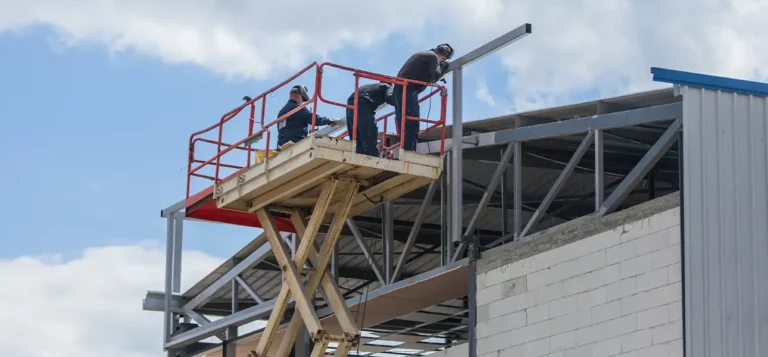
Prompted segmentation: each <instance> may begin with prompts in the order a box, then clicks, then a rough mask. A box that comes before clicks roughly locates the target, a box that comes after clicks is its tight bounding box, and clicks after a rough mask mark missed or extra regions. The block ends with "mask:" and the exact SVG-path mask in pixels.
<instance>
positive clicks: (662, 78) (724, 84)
mask: <svg viewBox="0 0 768 357" xmlns="http://www.w3.org/2000/svg"><path fill="white" fill-rule="evenodd" d="M651 73H652V74H653V80H654V81H656V82H665V83H672V84H680V85H686V86H691V87H699V88H707V89H713V90H721V91H727V92H735V93H743V94H751V95H757V96H761V97H768V83H763V82H754V81H747V80H743V79H735V78H728V77H718V76H712V75H708V74H700V73H692V72H683V71H677V70H673V69H667V68H659V67H651Z"/></svg>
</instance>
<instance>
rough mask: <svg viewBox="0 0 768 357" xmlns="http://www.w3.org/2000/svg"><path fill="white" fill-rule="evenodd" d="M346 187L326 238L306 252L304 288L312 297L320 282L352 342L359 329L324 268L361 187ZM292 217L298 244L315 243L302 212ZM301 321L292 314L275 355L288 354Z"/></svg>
mask: <svg viewBox="0 0 768 357" xmlns="http://www.w3.org/2000/svg"><path fill="white" fill-rule="evenodd" d="M348 186H349V187H348V189H347V192H345V193H344V194H343V195H342V197H340V201H339V202H340V204H339V210H338V211H337V212H336V214H335V215H334V217H333V220H332V221H331V226H330V228H329V229H328V231H327V232H326V234H325V240H324V241H323V245H322V247H321V248H320V251H319V252H318V253H317V254H312V253H314V252H310V253H309V257H310V261H311V262H312V267H313V268H314V272H312V273H310V274H309V283H307V290H306V291H307V294H308V295H307V298H311V297H312V296H314V294H315V290H317V288H318V286H319V285H321V284H322V285H323V291H325V294H326V295H327V296H328V300H330V301H328V304H329V305H330V306H331V308H332V309H333V311H334V312H335V313H336V316H337V318H338V319H339V324H340V325H341V327H342V330H343V331H344V335H345V338H346V339H348V340H349V341H353V340H355V339H357V338H358V337H359V331H358V329H357V326H356V325H355V323H354V321H353V320H352V318H351V316H350V313H349V310H348V309H347V306H346V304H345V303H344V298H343V297H342V295H341V291H339V289H338V286H337V285H336V282H335V281H334V280H333V279H332V278H331V276H330V274H327V267H328V263H329V262H330V259H331V253H332V252H333V248H334V247H335V246H336V242H337V241H338V238H339V234H341V229H342V228H343V226H344V222H345V221H346V219H347V215H348V214H349V209H350V208H351V206H352V199H353V198H354V197H355V195H356V194H357V191H358V189H359V188H360V184H359V183H350V184H349V185H348ZM323 214H324V212H323ZM316 217H317V216H316V214H315V213H314V212H313V214H312V217H311V218H310V222H311V221H312V220H313V219H315V218H316ZM291 220H292V221H293V224H294V227H295V228H296V232H297V235H299V236H301V244H309V243H308V242H310V241H311V243H313V245H314V242H315V239H314V237H312V236H309V235H308V232H307V231H306V230H305V228H304V222H303V218H301V215H300V214H297V213H294V214H292V215H291ZM312 250H314V249H312ZM301 320H302V317H301V316H299V314H294V315H293V317H292V318H291V322H290V323H289V325H288V329H287V330H286V332H285V334H284V335H283V339H282V341H281V342H280V348H279V349H278V354H277V356H278V357H286V356H288V354H289V353H290V350H291V346H292V345H293V342H294V341H295V340H296V337H297V336H298V332H299V329H300V328H301Z"/></svg>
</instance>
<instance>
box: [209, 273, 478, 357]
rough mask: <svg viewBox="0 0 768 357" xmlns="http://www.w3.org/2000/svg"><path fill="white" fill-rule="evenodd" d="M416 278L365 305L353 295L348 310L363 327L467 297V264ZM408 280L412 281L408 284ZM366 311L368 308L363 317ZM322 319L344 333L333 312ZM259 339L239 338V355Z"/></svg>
mask: <svg viewBox="0 0 768 357" xmlns="http://www.w3.org/2000/svg"><path fill="white" fill-rule="evenodd" d="M426 274H429V273H426ZM415 278H418V276H416V277H414V278H410V279H407V280H405V281H404V284H403V285H402V286H400V287H398V288H395V289H392V290H389V291H386V292H384V293H381V294H377V293H376V291H373V292H371V295H370V296H369V299H368V300H367V301H363V302H362V304H361V303H360V302H359V299H354V298H353V299H350V300H348V301H347V305H348V306H349V311H350V313H351V314H352V317H353V318H356V319H357V320H356V321H357V322H358V324H359V325H360V326H361V328H363V329H364V328H367V327H371V326H375V325H378V324H381V323H384V322H387V321H390V320H393V319H396V318H398V317H400V316H403V315H407V314H409V313H412V312H414V311H418V310H422V309H426V308H428V307H430V306H433V305H436V304H439V303H443V302H445V301H449V300H452V299H456V298H460V297H462V296H466V295H467V292H468V284H469V269H468V267H467V266H466V265H459V266H456V267H455V268H453V269H450V270H447V271H445V272H441V273H438V274H436V275H434V276H431V277H429V278H426V279H423V280H416V279H415ZM409 281H412V282H411V283H408V282H409ZM398 284H400V283H398ZM384 289H386V288H384ZM363 310H365V316H364V318H363ZM320 322H321V324H322V325H323V327H324V328H325V329H326V330H327V331H328V332H329V333H331V334H341V327H340V326H339V324H338V320H336V317H335V316H334V315H327V316H323V317H322V318H320ZM286 325H287V324H284V325H282V326H280V327H279V328H278V331H277V333H276V334H275V337H274V339H275V341H274V342H273V343H272V346H271V348H270V350H269V352H268V356H269V355H273V354H274V353H276V352H277V349H278V346H279V344H280V340H281V339H282V336H283V333H284V331H285V328H286ZM259 338H260V333H259V334H253V335H250V336H245V337H242V338H241V339H239V340H238V341H236V342H235V344H236V350H237V353H236V355H237V357H248V354H249V353H250V351H251V350H255V349H256V345H257V344H258V342H259ZM390 338H391V339H392V340H399V339H398V338H397V336H390V337H383V339H384V340H388V339H390ZM414 339H416V338H412V339H411V340H410V341H407V342H414V343H415V342H418V341H414ZM366 341H371V339H366V338H361V343H365V342H366ZM393 348H398V347H387V348H386V349H393ZM400 348H402V347H400ZM364 349H370V350H373V349H378V348H377V347H376V346H367V347H366V348H363V347H362V346H361V349H360V350H361V351H363V350H364ZM354 350H356V348H353V351H354ZM206 355H207V356H210V357H221V348H220V347H219V348H216V349H215V350H213V351H211V352H209V353H207V354H206Z"/></svg>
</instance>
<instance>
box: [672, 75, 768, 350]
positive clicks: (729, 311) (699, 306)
mask: <svg viewBox="0 0 768 357" xmlns="http://www.w3.org/2000/svg"><path fill="white" fill-rule="evenodd" d="M680 92H681V94H682V95H683V146H684V159H683V163H684V204H685V205H684V208H683V209H684V229H685V240H684V243H685V248H684V255H685V256H684V262H685V323H686V339H685V340H686V343H685V344H686V355H687V356H696V357H710V356H711V357H714V356H728V357H739V356H741V357H753V356H768V144H766V138H767V137H768V123H767V122H768V99H767V98H765V97H758V96H750V95H743V94H736V93H730V92H721V91H715V90H709V89H701V88H694V87H681V88H680Z"/></svg>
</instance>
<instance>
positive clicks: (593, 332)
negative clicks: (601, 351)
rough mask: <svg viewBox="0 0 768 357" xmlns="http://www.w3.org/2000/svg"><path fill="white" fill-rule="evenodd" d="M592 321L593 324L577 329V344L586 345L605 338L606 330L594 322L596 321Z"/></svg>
mask: <svg viewBox="0 0 768 357" xmlns="http://www.w3.org/2000/svg"><path fill="white" fill-rule="evenodd" d="M592 323H593V325H590V326H587V327H584V328H580V329H578V330H576V337H577V341H578V343H577V344H576V346H581V345H586V344H590V343H593V342H598V341H601V340H603V339H605V335H604V333H603V332H604V331H603V329H602V328H601V327H600V326H599V324H594V322H592ZM576 346H574V347H576Z"/></svg>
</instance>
